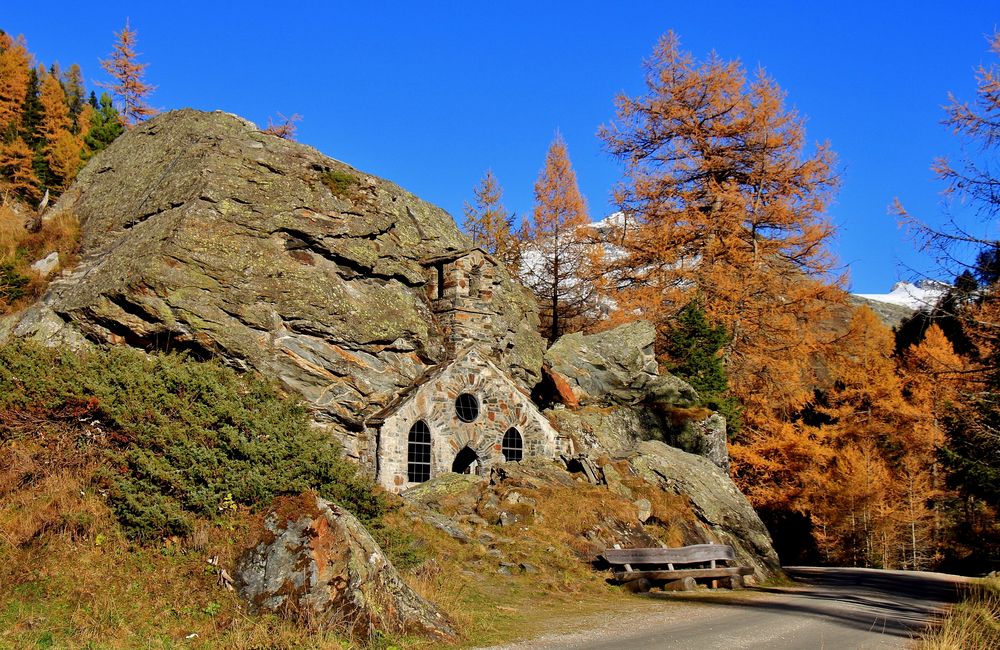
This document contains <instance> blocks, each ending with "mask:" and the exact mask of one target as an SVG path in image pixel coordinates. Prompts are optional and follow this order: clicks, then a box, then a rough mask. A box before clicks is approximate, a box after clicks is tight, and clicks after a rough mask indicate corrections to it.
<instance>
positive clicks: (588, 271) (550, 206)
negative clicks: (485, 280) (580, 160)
mask: <svg viewBox="0 0 1000 650" xmlns="http://www.w3.org/2000/svg"><path fill="white" fill-rule="evenodd" d="M588 223H590V217H588V216H587V204H586V202H585V201H584V199H583V196H582V195H581V194H580V188H579V187H578V185H577V181H576V172H575V171H574V170H573V166H572V164H571V163H570V160H569V151H568V149H567V147H566V141H565V140H564V139H563V137H562V135H561V134H559V133H556V137H555V139H554V140H553V141H552V144H551V145H550V146H549V150H548V152H547V153H546V155H545V166H544V167H543V168H542V170H541V172H540V173H539V175H538V180H537V181H536V182H535V209H534V211H533V213H532V218H531V221H530V222H529V223H528V224H526V225H525V227H524V230H523V234H522V237H523V238H524V240H525V242H526V244H525V248H526V249H527V250H530V253H527V254H526V255H525V259H524V262H523V264H522V267H521V281H522V282H523V283H524V284H525V285H526V286H528V287H529V288H530V289H531V290H532V291H533V292H534V293H535V297H536V298H537V299H538V305H539V309H540V310H541V316H542V333H543V335H545V336H546V337H547V338H548V339H549V341H555V340H556V339H557V338H559V336H560V335H562V334H563V333H565V332H566V331H574V330H580V329H583V327H584V326H585V325H586V323H587V320H588V315H589V314H588V311H591V310H592V306H593V303H594V299H595V297H594V275H595V270H596V269H595V267H596V261H597V258H596V257H595V254H596V253H597V252H598V251H599V249H598V248H596V247H594V246H593V245H592V244H591V242H590V239H589V237H588V232H587V229H586V228H585V226H586V225H587V224H588Z"/></svg>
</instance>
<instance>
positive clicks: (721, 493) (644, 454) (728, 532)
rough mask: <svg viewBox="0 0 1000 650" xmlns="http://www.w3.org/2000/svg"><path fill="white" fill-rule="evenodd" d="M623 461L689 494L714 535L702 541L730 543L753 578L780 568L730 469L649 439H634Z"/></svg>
mask: <svg viewBox="0 0 1000 650" xmlns="http://www.w3.org/2000/svg"><path fill="white" fill-rule="evenodd" d="M628 462H629V465H630V466H631V467H632V469H633V470H634V471H635V472H636V473H637V474H638V475H639V476H640V477H642V478H643V479H645V480H646V481H649V482H651V483H654V484H656V485H659V486H660V487H661V488H662V489H663V490H665V491H668V492H673V493H674V494H678V495H687V496H689V497H690V500H691V506H692V509H693V510H694V513H695V515H696V516H697V518H698V520H699V521H701V522H702V523H703V524H704V526H705V527H706V528H707V529H708V530H709V531H711V537H713V538H714V539H706V540H704V541H711V542H717V543H720V544H729V545H730V546H732V547H733V549H734V550H735V551H736V557H737V559H738V560H739V562H740V563H741V564H745V565H748V566H751V567H753V568H754V569H755V571H756V575H757V576H758V578H763V579H767V578H769V577H771V576H773V575H775V574H777V573H779V572H780V570H781V564H780V562H779V560H778V554H777V553H776V552H775V551H774V547H773V546H772V545H771V536H770V534H769V533H768V532H767V528H766V527H765V526H764V523H763V522H762V521H761V520H760V517H758V516H757V513H756V512H755V511H754V509H753V506H751V505H750V501H748V500H747V498H746V497H745V496H743V493H742V492H740V491H739V489H738V488H737V487H736V485H735V484H734V483H733V481H732V479H730V478H729V475H728V474H727V473H726V472H724V471H722V470H721V469H719V468H718V467H716V466H715V465H714V464H713V463H712V462H711V461H710V460H709V459H707V458H702V457H701V456H696V455H694V454H689V453H686V452H684V451H682V450H680V449H676V448H674V447H670V446H669V445H666V444H664V443H662V442H658V441H654V440H650V441H647V442H643V443H641V444H639V445H638V446H637V447H636V448H635V450H634V451H633V452H632V453H630V454H629V459H628ZM688 543H695V542H688Z"/></svg>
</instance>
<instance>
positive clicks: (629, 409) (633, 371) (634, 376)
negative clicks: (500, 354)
mask: <svg viewBox="0 0 1000 650" xmlns="http://www.w3.org/2000/svg"><path fill="white" fill-rule="evenodd" d="M655 339H656V330H655V329H654V328H653V325H652V324H651V323H649V322H646V321H637V322H634V323H629V324H627V325H622V326H620V327H616V328H614V329H611V330H608V331H605V332H601V333H598V334H590V335H584V334H579V333H578V334H568V335H566V336H563V337H562V338H560V339H559V340H558V341H556V343H555V344H554V345H553V346H552V347H551V348H549V349H548V350H547V351H546V353H545V366H544V369H543V372H544V374H545V380H544V385H547V387H548V393H549V394H548V395H547V396H546V397H547V398H548V399H549V400H551V401H553V402H555V403H557V405H561V406H557V407H556V408H553V409H550V410H548V411H547V412H546V415H547V416H548V417H549V419H550V420H551V421H552V423H553V424H554V426H555V427H556V429H557V430H558V431H559V432H560V434H561V435H562V436H563V437H564V438H569V439H571V440H572V441H573V443H574V449H575V450H576V451H578V452H583V453H590V454H592V455H599V454H602V453H612V454H615V453H619V452H621V451H622V450H626V449H629V448H631V447H634V446H635V445H636V444H637V443H639V442H641V441H643V440H662V441H664V442H667V443H669V444H671V445H673V446H675V447H679V448H680V449H683V450H685V451H688V452H691V453H693V454H698V455H700V456H704V457H706V458H708V459H709V460H711V461H712V462H713V463H715V464H716V465H717V466H719V467H720V468H722V469H723V470H728V469H729V452H728V449H727V447H726V441H727V438H726V420H725V418H723V417H722V416H721V415H719V414H717V413H713V412H712V411H710V410H709V409H706V408H702V407H699V406H698V394H697V393H696V392H695V390H694V389H693V388H692V387H691V386H690V385H689V384H688V383H687V382H684V381H682V380H680V379H678V378H677V377H674V376H673V375H671V374H669V373H661V372H660V370H659V365H658V364H657V362H656V356H655V355H654V353H653V342H654V340H655ZM562 407H565V408H562Z"/></svg>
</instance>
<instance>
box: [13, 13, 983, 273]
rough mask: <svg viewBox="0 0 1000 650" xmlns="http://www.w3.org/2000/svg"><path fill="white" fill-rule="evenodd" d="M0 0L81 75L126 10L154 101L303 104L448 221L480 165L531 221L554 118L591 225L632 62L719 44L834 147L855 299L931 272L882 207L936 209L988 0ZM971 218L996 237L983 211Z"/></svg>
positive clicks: (312, 140)
mask: <svg viewBox="0 0 1000 650" xmlns="http://www.w3.org/2000/svg"><path fill="white" fill-rule="evenodd" d="M4 4H5V5H7V6H5V7H4V9H3V11H2V12H0V28H3V29H4V30H6V31H8V32H11V33H14V34H24V35H25V37H26V38H27V39H28V46H29V49H30V50H31V51H32V52H34V53H35V55H36V57H37V58H38V59H39V60H40V61H41V62H43V63H45V64H49V63H51V62H52V61H54V60H58V61H59V62H60V63H61V64H62V65H63V66H66V65H68V64H70V63H74V62H76V63H79V64H80V65H81V66H82V67H83V69H84V74H85V76H86V79H87V81H88V84H89V85H90V86H93V82H95V81H98V80H101V79H102V78H103V73H102V72H101V70H100V66H99V64H98V59H100V58H102V57H105V56H106V55H107V53H108V52H109V51H110V49H111V46H112V43H113V39H114V36H113V33H114V32H115V31H117V30H119V29H120V28H121V26H122V25H123V24H124V21H125V18H126V17H128V18H129V19H130V20H131V23H132V26H133V28H135V29H136V30H137V31H138V34H139V51H140V52H141V54H142V56H141V58H142V60H144V61H145V62H147V63H149V68H148V70H147V80H148V81H150V82H151V83H153V84H156V85H157V86H158V89H157V91H156V94H155V95H154V97H153V104H154V105H155V106H157V107H159V108H164V109H170V108H180V107H185V106H191V107H195V108H201V109H206V110H211V109H222V110H226V111H231V112H234V113H238V114H240V115H243V116H244V117H247V118H249V119H251V120H253V121H255V122H257V123H258V124H266V123H267V118H268V116H269V115H274V114H276V113H277V112H279V111H280V112H282V113H284V114H286V115H290V114H292V113H299V114H301V115H302V116H303V120H302V122H301V123H300V125H299V132H298V139H299V140H300V141H302V142H304V143H307V144H310V145H312V146H314V147H316V148H317V149H319V150H320V151H322V152H324V153H326V154H328V155H330V156H332V157H334V158H337V159H339V160H343V161H345V162H347V163H350V164H352V165H354V166H355V167H358V168H359V169H362V170H364V171H366V172H369V173H373V174H377V175H379V176H383V177H386V178H388V179H390V180H393V181H395V182H396V183H399V184H400V185H402V186H403V187H405V188H407V189H408V190H410V191H412V192H414V193H415V194H417V195H419V196H421V197H422V198H424V199H427V200H429V201H431V202H433V203H436V204H438V205H440V206H442V207H443V208H445V209H446V210H448V211H449V212H450V213H451V214H452V215H453V216H456V217H459V218H460V216H461V209H462V204H463V202H464V201H466V200H468V199H469V198H471V193H472V188H473V186H474V185H475V184H476V183H477V182H478V181H479V179H480V178H481V177H482V175H483V173H484V172H485V170H486V169H487V168H492V169H493V170H494V172H495V173H496V175H497V177H498V178H499V180H500V183H501V185H502V186H503V188H504V190H505V197H506V205H507V207H508V209H510V210H513V211H516V212H517V213H518V214H519V215H527V214H528V213H530V211H531V208H532V200H533V197H532V185H533V183H534V181H535V178H536V177H537V175H538V172H539V169H540V168H541V166H542V162H543V159H544V155H545V151H546V149H547V147H548V145H549V143H550V142H551V140H552V137H553V134H554V132H555V131H556V129H559V130H560V131H562V133H563V136H564V137H565V138H566V141H567V143H568V145H569V151H570V156H571V158H572V161H573V164H574V166H575V167H576V169H577V175H578V177H579V180H580V186H581V189H582V190H583V192H584V194H585V196H586V197H587V199H588V202H589V205H590V210H591V215H592V217H593V218H595V219H596V218H600V217H602V216H604V215H605V214H607V213H608V212H609V211H610V210H611V207H610V203H609V198H610V190H611V187H612V186H613V185H614V183H615V182H616V181H617V180H618V179H619V178H620V175H621V168H620V166H619V165H618V163H617V162H616V161H614V160H613V159H611V158H610V157H609V156H607V155H606V154H605V153H604V151H603V149H602V145H601V143H600V141H598V139H597V138H596V137H595V133H596V131H597V128H598V126H599V125H600V124H602V123H605V122H608V121H609V120H611V119H612V118H613V117H614V107H613V98H614V96H615V95H616V94H617V93H618V92H620V91H624V92H626V93H629V94H637V93H639V92H641V91H642V90H643V73H642V65H641V64H642V61H643V59H644V58H646V57H647V56H648V55H649V54H650V52H651V50H652V47H653V44H654V43H655V42H656V40H657V38H658V37H659V36H660V35H661V34H663V33H664V32H666V31H667V30H669V29H673V30H674V31H675V32H677V33H678V34H679V35H680V36H681V38H682V41H683V44H684V47H685V48H686V49H688V50H690V51H691V52H693V53H694V54H695V56H697V57H699V58H701V57H704V56H705V55H706V54H707V53H708V52H709V51H711V50H713V49H714V50H716V51H717V52H718V53H719V54H720V55H721V56H723V57H724V58H727V59H732V58H738V59H740V60H741V61H742V62H743V63H744V65H745V66H746V67H747V68H749V69H753V68H756V67H757V66H758V65H760V66H763V67H764V68H766V70H767V72H768V73H769V74H770V75H771V76H773V77H774V78H775V79H776V81H777V82H778V84H779V85H780V86H781V87H782V88H783V89H784V90H785V91H786V92H787V94H788V103H789V105H792V106H794V107H796V108H797V109H798V110H799V111H800V112H801V113H802V114H803V115H805V116H806V117H807V118H808V122H807V133H808V137H809V139H810V140H812V141H821V140H829V141H830V143H831V146H832V148H833V150H834V151H835V152H836V153H837V155H838V164H839V168H840V170H841V172H842V183H843V184H842V188H841V190H840V193H839V195H838V197H837V200H836V203H835V204H834V205H833V206H832V207H831V210H830V216H831V218H832V219H833V220H834V222H835V223H836V224H837V226H838V228H839V234H838V238H837V241H836V242H834V245H833V248H834V250H835V252H836V253H837V255H838V257H839V258H840V260H841V261H842V263H843V264H844V265H845V266H846V267H847V268H849V270H850V277H851V287H852V289H853V290H854V291H858V292H879V291H883V290H888V288H889V286H890V285H891V284H892V283H893V282H895V281H896V280H897V279H906V278H910V277H912V276H913V275H914V272H915V271H916V272H926V273H929V274H931V275H933V274H934V271H933V265H932V264H931V262H930V260H929V259H927V258H926V257H925V256H924V255H922V254H920V253H918V252H917V251H915V250H914V247H913V245H912V243H911V242H910V241H908V240H907V238H906V235H905V233H903V232H901V231H900V230H899V229H898V228H897V226H896V220H895V218H894V217H892V216H890V215H889V214H888V211H887V207H888V205H889V204H890V203H891V201H892V199H893V197H896V196H898V197H900V199H902V200H903V202H904V203H905V204H906V206H907V207H908V208H909V209H910V210H911V211H912V212H914V213H917V214H919V215H921V216H923V217H925V218H926V219H927V220H929V221H932V222H933V221H937V220H939V219H941V214H942V206H941V203H940V196H939V194H938V193H939V191H940V189H941V187H940V185H938V184H937V183H936V182H934V180H933V175H932V173H931V172H930V170H929V166H930V164H931V162H932V160H933V159H934V157H936V156H940V155H955V154H956V153H960V151H959V149H958V142H957V140H956V139H955V138H953V137H952V136H951V135H950V134H949V133H948V132H947V130H946V129H945V128H944V127H942V126H941V125H940V124H939V122H940V120H941V118H942V116H943V113H942V110H941V106H942V105H943V104H944V103H945V102H946V101H947V96H948V92H949V91H951V92H954V93H955V94H956V95H958V96H960V97H962V98H969V99H971V98H972V97H973V95H974V89H975V82H974V76H973V75H974V69H975V67H976V66H977V65H978V64H980V63H990V62H991V61H992V60H993V58H992V57H991V55H990V53H989V49H988V41H987V35H988V34H991V33H992V32H993V31H994V30H995V29H998V28H1000V3H998V2H996V1H995V0H994V1H992V2H985V1H982V2H951V3H943V2H921V1H919V0H911V1H909V2H878V3H876V2H854V1H843V2H839V3H810V4H811V6H809V4H807V3H805V2H787V3H786V2H756V3H748V2H732V3H730V2H722V1H717V2H714V3H705V2H684V3H682V2H665V1H661V2H618V3H609V2H589V1H580V2H565V3H555V2H542V1H536V2H520V1H508V2H472V1H467V2H412V1H411V2H370V3H358V2H322V3H321V2H298V3H284V4H281V3H274V2H267V3H264V2H256V1H254V0H244V1H242V2H239V3H228V2H227V3H221V2H211V1H209V0H204V1H202V2H187V1H174V2H157V3H136V2H128V3H126V2H115V1H109V0H105V1H104V2H101V3H99V4H97V5H94V4H93V3H91V4H84V3H79V2H73V3H70V2H47V3H44V4H42V5H36V6H34V7H32V6H31V5H30V3H24V2H18V3H13V2H5V3H4ZM9 5H14V6H9ZM959 214H961V210H959ZM976 228H978V229H979V231H980V232H984V230H983V229H985V228H992V229H993V230H992V231H991V232H992V236H993V237H996V236H997V232H996V224H991V225H986V224H980V225H977V226H976Z"/></svg>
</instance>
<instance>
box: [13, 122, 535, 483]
mask: <svg viewBox="0 0 1000 650" xmlns="http://www.w3.org/2000/svg"><path fill="white" fill-rule="evenodd" d="M53 210H54V211H61V210H68V211H72V212H74V213H75V214H76V216H77V217H78V218H79V220H80V223H81V229H82V241H81V251H80V254H81V258H82V261H81V263H80V265H79V266H78V267H77V268H76V269H75V270H73V272H71V273H67V274H64V276H63V277H61V278H60V279H58V280H57V281H55V282H54V283H53V284H52V285H51V287H50V289H49V291H48V292H47V293H46V295H45V296H44V298H43V299H42V301H41V302H40V303H37V304H36V305H35V306H33V307H31V308H30V309H28V310H27V311H26V313H24V314H22V315H20V316H19V317H17V318H16V319H8V321H7V322H5V323H2V324H0V339H2V338H3V337H4V336H5V334H6V335H10V334H11V333H13V334H15V335H17V336H22V337H34V338H37V339H40V340H43V341H45V342H47V343H58V342H62V343H70V344H74V345H79V344H80V343H81V341H82V339H83V338H84V337H85V338H86V339H88V340H91V341H97V342H111V343H125V344H129V345H134V346H137V347H143V348H152V349H160V350H187V351H190V352H191V353H193V354H195V355H196V356H199V357H218V358H222V359H224V360H225V361H226V362H227V363H228V364H231V365H233V366H235V367H237V368H241V369H255V370H258V371H260V372H262V373H263V374H265V375H267V376H270V377H275V378H277V379H279V380H280V381H281V382H282V383H283V384H284V385H285V386H286V387H287V388H289V389H291V390H292V391H294V392H296V393H298V394H300V395H302V396H304V397H305V399H306V400H307V402H308V403H309V405H310V406H311V407H312V409H313V410H314V412H315V415H316V419H317V421H319V422H325V423H327V424H328V425H329V426H330V428H331V430H332V431H333V432H334V433H335V434H339V435H340V437H341V439H342V441H343V442H344V443H345V449H346V451H347V453H348V454H350V455H352V456H355V457H361V458H362V459H363V460H370V458H368V456H370V454H371V452H372V450H373V446H374V444H373V441H371V440H368V439H366V438H365V435H364V433H363V426H362V424H363V421H364V419H365V418H366V417H367V416H368V415H370V414H371V413H373V412H375V411H377V410H378V409H379V408H381V407H383V406H384V405H385V404H386V403H387V402H388V401H389V400H390V399H391V398H392V397H393V396H394V395H395V394H397V393H398V392H399V391H400V390H401V389H403V388H405V387H406V386H409V385H410V384H411V383H412V382H413V380H414V379H416V378H417V377H419V376H420V375H421V374H422V373H423V372H424V371H425V370H426V369H427V368H429V367H430V366H433V365H435V364H436V363H438V362H440V361H442V360H443V358H444V355H445V348H444V342H445V341H444V334H443V332H442V329H441V327H440V326H439V325H438V324H437V323H436V322H435V318H434V314H433V313H432V312H431V310H430V306H429V305H430V301H429V299H428V296H427V295H426V293H427V292H426V290H425V287H426V285H427V282H428V277H427V273H428V271H427V269H426V268H424V267H423V266H422V265H421V263H420V262H421V260H425V259H427V258H433V257H435V256H439V255H442V254H446V253H448V252H450V251H455V250H461V249H465V248H468V247H469V246H470V242H469V241H468V240H467V238H466V237H465V236H464V235H463V234H461V232H460V231H459V230H458V228H457V227H456V225H455V223H454V221H453V220H452V219H451V217H449V216H448V214H447V213H445V212H444V211H442V210H440V209H439V208H436V207H434V206H432V205H430V204H428V203H426V202H424V201H421V200H420V199H418V198H417V197H415V196H413V195H412V194H409V193H408V192H406V191H404V190H402V189H400V188H399V187H397V186H396V185H394V184H392V183H390V182H387V181H385V180H382V179H379V178H376V177H374V176H370V175H367V174H365V173H363V172H360V171H358V170H355V169H353V168H351V167H349V166H348V165H345V164H344V163H341V162H338V161H335V160H332V159H330V158H327V157H325V156H323V155H321V154H320V153H319V152H317V151H315V150H314V149H312V148H310V147H307V146H304V145H301V144H298V143H294V142H289V141H287V140H282V139H281V138H277V137H274V136H271V135H267V134H264V133H262V132H260V131H259V130H258V129H257V128H256V127H255V126H254V125H252V124H250V123H249V122H246V121H244V120H242V119H240V118H238V117H236V116H234V115H230V114H226V113H220V112H216V113H203V112H199V111H193V110H182V111H175V112H171V113H166V114H163V115H161V116H158V117H156V118H154V119H152V120H150V121H148V122H146V123H144V124H142V125H140V126H137V127H136V128H134V129H131V130H130V131H128V132H127V133H126V134H124V135H123V136H122V137H120V138H118V140H116V141H115V142H114V144H112V145H111V146H110V147H109V148H108V149H107V150H105V151H104V152H102V153H101V154H99V155H98V156H97V157H95V158H94V159H93V160H92V161H91V162H90V164H88V165H87V167H86V168H85V169H84V170H82V171H81V172H80V174H79V177H78V179H77V181H76V183H75V184H74V185H73V186H72V187H71V188H70V189H69V190H68V191H67V192H66V193H65V194H64V195H63V197H62V198H61V199H60V201H59V203H58V205H57V206H56V207H55V208H53ZM50 212H51V211H50ZM494 282H495V285H494V286H493V287H492V291H493V295H494V298H495V303H496V304H497V305H498V311H499V314H498V315H497V316H496V317H494V318H492V319H491V322H490V325H489V326H490V328H491V330H492V331H490V332H489V333H488V336H487V338H488V339H489V340H490V341H493V342H494V345H493V352H494V355H495V357H496V359H497V361H498V362H499V364H500V365H501V366H502V367H504V368H509V372H510V374H511V375H512V377H513V378H514V379H515V380H516V381H518V382H520V383H521V384H522V385H523V386H524V387H525V388H530V387H531V386H533V385H534V384H535V383H536V382H537V379H538V378H539V370H540V366H541V362H542V352H543V350H544V344H543V341H542V339H541V337H540V336H539V335H538V334H537V313H536V307H535V304H534V300H533V298H532V297H531V295H530V293H529V292H528V291H527V290H526V289H524V288H523V287H521V286H520V285H517V284H515V283H514V282H512V281H511V280H510V279H509V278H508V277H507V275H506V274H505V273H504V272H503V271H500V272H499V273H498V276H497V278H496V279H495V280H494ZM363 464H365V465H368V464H369V463H363Z"/></svg>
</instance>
